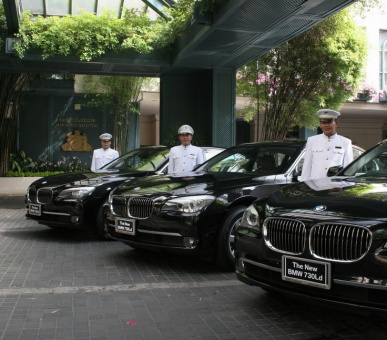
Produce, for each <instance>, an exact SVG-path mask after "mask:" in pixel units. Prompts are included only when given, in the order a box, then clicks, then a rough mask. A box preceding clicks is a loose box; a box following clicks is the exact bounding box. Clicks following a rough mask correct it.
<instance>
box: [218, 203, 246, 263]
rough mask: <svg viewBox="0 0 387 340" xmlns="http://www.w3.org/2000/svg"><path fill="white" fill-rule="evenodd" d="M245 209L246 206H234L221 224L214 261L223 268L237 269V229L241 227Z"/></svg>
mask: <svg viewBox="0 0 387 340" xmlns="http://www.w3.org/2000/svg"><path fill="white" fill-rule="evenodd" d="M245 210H246V207H245V206H238V207H235V208H233V209H232V210H231V211H230V212H229V213H228V214H227V216H226V218H225V220H224V222H223V224H222V226H221V230H220V232H219V237H218V243H217V248H216V253H215V259H214V261H215V263H216V265H217V266H218V267H220V268H222V269H227V270H234V269H235V230H236V228H237V227H239V225H240V223H241V220H242V216H243V212H244V211H245Z"/></svg>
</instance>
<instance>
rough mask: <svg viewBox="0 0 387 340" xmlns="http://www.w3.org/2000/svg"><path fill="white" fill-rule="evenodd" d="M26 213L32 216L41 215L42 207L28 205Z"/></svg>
mask: <svg viewBox="0 0 387 340" xmlns="http://www.w3.org/2000/svg"><path fill="white" fill-rule="evenodd" d="M28 213H29V214H30V215H34V216H41V215H42V206H41V205H40V204H30V205H29V206H28Z"/></svg>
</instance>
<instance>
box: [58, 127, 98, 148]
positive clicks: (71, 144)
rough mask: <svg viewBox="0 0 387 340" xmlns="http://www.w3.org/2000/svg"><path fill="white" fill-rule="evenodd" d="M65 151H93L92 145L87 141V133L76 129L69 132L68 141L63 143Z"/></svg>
mask: <svg viewBox="0 0 387 340" xmlns="http://www.w3.org/2000/svg"><path fill="white" fill-rule="evenodd" d="M62 150H63V151H92V150H93V148H92V146H91V145H90V144H89V143H88V142H87V134H86V133H84V132H82V133H81V131H79V130H74V132H69V133H68V134H67V138H66V143H64V144H63V145H62Z"/></svg>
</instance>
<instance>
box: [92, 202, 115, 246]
mask: <svg viewBox="0 0 387 340" xmlns="http://www.w3.org/2000/svg"><path fill="white" fill-rule="evenodd" d="M107 209H109V206H108V204H107V200H105V201H104V202H103V203H102V204H101V205H100V207H99V208H98V212H97V218H96V221H95V222H96V223H95V234H96V235H97V237H98V238H100V239H102V240H111V239H110V238H109V237H108V236H107V230H106V228H105V223H104V217H105V216H106V211H107Z"/></svg>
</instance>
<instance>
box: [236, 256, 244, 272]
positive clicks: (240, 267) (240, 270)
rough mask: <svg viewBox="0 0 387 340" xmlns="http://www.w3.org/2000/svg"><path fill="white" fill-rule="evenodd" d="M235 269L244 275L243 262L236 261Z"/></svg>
mask: <svg viewBox="0 0 387 340" xmlns="http://www.w3.org/2000/svg"><path fill="white" fill-rule="evenodd" d="M237 269H238V271H239V272H240V273H244V271H245V263H244V262H243V260H242V259H238V265H237Z"/></svg>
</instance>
